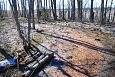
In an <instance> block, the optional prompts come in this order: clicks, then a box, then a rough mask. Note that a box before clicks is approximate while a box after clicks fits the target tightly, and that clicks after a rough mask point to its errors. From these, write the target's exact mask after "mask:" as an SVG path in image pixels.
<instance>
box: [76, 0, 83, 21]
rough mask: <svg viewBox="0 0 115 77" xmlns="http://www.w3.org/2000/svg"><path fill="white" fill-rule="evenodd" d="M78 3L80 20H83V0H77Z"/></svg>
mask: <svg viewBox="0 0 115 77" xmlns="http://www.w3.org/2000/svg"><path fill="white" fill-rule="evenodd" d="M77 4H78V20H79V21H82V0H77Z"/></svg>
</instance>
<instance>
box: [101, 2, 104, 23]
mask: <svg viewBox="0 0 115 77" xmlns="http://www.w3.org/2000/svg"><path fill="white" fill-rule="evenodd" d="M100 17H101V18H100V20H101V25H102V24H104V0H101V16H100Z"/></svg>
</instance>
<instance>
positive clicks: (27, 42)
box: [9, 0, 32, 53]
mask: <svg viewBox="0 0 115 77" xmlns="http://www.w3.org/2000/svg"><path fill="white" fill-rule="evenodd" d="M31 1H32V0H30V1H29V13H28V34H27V37H25V36H24V31H22V30H21V25H20V22H19V19H18V10H17V0H9V3H10V6H11V9H12V12H13V16H14V19H15V22H16V26H17V31H18V34H19V37H20V38H21V39H22V41H23V47H24V49H25V51H26V52H27V53H28V50H29V47H30V44H31V40H30V30H31V9H32V6H31V3H32V2H31Z"/></svg>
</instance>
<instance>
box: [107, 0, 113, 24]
mask: <svg viewBox="0 0 115 77" xmlns="http://www.w3.org/2000/svg"><path fill="white" fill-rule="evenodd" d="M112 4H113V0H111V5H110V11H109V19H108V22H110V16H111V9H112Z"/></svg>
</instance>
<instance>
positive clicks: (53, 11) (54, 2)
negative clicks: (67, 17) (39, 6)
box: [51, 0, 57, 20]
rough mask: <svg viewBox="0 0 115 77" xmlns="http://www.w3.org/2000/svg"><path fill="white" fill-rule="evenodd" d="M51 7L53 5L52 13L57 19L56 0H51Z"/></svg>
mask: <svg viewBox="0 0 115 77" xmlns="http://www.w3.org/2000/svg"><path fill="white" fill-rule="evenodd" d="M51 7H52V13H53V17H54V20H57V14H56V0H51Z"/></svg>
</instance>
